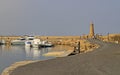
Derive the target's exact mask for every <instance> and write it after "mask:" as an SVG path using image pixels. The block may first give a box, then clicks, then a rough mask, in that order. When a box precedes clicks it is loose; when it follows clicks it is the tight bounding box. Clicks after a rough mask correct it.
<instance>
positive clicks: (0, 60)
mask: <svg viewBox="0 0 120 75" xmlns="http://www.w3.org/2000/svg"><path fill="white" fill-rule="evenodd" d="M49 51H52V48H42V49H36V48H29V47H24V46H5V45H1V46H0V73H1V72H2V70H3V69H5V68H6V67H8V66H10V65H11V64H13V63H15V62H18V61H24V60H47V59H52V58H54V57H45V56H42V55H43V54H44V53H47V52H49Z"/></svg>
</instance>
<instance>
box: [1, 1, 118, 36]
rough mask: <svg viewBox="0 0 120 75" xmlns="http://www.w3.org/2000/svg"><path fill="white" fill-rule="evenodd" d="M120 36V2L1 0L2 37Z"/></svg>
mask: <svg viewBox="0 0 120 75" xmlns="http://www.w3.org/2000/svg"><path fill="white" fill-rule="evenodd" d="M91 21H93V22H94V24H95V32H96V33H99V34H107V33H108V32H109V33H120V0H0V35H26V34H28V35H82V34H88V33H89V24H90V22H91Z"/></svg>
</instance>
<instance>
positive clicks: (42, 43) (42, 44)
mask: <svg viewBox="0 0 120 75" xmlns="http://www.w3.org/2000/svg"><path fill="white" fill-rule="evenodd" d="M52 46H54V45H53V44H52V43H51V42H48V41H42V42H41V43H40V47H52Z"/></svg>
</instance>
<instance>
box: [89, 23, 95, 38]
mask: <svg viewBox="0 0 120 75" xmlns="http://www.w3.org/2000/svg"><path fill="white" fill-rule="evenodd" d="M94 34H95V33H94V24H93V22H91V23H90V33H89V38H94Z"/></svg>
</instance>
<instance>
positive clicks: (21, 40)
mask: <svg viewBox="0 0 120 75" xmlns="http://www.w3.org/2000/svg"><path fill="white" fill-rule="evenodd" d="M33 39H34V36H24V37H21V38H19V39H16V40H12V41H11V44H12V45H25V42H26V41H29V42H32V41H33Z"/></svg>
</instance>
